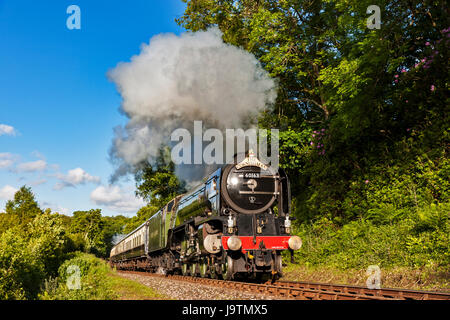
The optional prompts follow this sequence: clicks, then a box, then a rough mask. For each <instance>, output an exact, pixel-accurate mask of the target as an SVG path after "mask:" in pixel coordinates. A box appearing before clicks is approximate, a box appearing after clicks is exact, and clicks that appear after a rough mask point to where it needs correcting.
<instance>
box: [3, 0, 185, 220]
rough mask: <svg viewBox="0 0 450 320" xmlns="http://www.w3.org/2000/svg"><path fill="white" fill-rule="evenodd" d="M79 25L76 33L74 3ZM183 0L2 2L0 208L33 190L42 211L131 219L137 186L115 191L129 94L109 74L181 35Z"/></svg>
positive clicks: (119, 186)
mask: <svg viewBox="0 0 450 320" xmlns="http://www.w3.org/2000/svg"><path fill="white" fill-rule="evenodd" d="M72 4H75V5H78V6H79V7H80V9H81V29H80V30H69V29H68V28H67V26H66V20H67V18H68V17H69V16H70V14H67V13H66V9H67V7H68V6H69V5H72ZM184 6H185V4H184V3H183V2H181V0H170V1H155V0H133V1H117V0H116V1H114V0H109V1H100V0H89V1H82V0H72V1H60V0H58V1H57V0H55V1H31V0H30V1H21V0H0V70H1V71H0V208H2V209H3V208H4V206H5V203H6V200H7V199H8V198H10V197H11V195H12V194H13V191H14V190H16V189H18V188H20V186H22V185H25V184H26V185H27V186H30V187H31V188H32V190H33V192H34V193H35V194H36V197H37V200H38V201H39V203H40V204H41V207H42V208H47V207H50V208H51V209H53V210H56V211H58V212H61V213H65V214H69V215H70V214H71V213H72V211H75V210H87V209H91V208H101V209H102V212H103V214H104V215H115V214H119V213H124V214H127V215H129V216H131V215H133V213H134V212H135V209H136V208H138V207H139V205H141V204H142V203H141V202H140V201H138V200H136V199H135V198H134V196H133V193H134V181H133V180H129V181H125V180H121V181H120V182H119V183H117V184H116V185H114V186H109V183H108V179H109V176H110V175H111V174H112V172H113V167H112V165H111V164H110V162H109V161H108V149H109V147H110V145H111V141H112V138H113V128H114V127H115V126H117V125H124V124H125V123H126V117H125V116H124V115H121V114H120V112H119V106H120V102H121V98H120V96H119V94H118V93H117V91H116V89H115V86H114V84H113V83H111V82H110V81H109V80H108V78H107V76H106V73H107V71H108V70H110V69H111V68H114V67H115V66H116V65H117V63H119V62H121V61H129V60H130V58H131V57H132V56H133V55H135V54H138V53H139V48H140V45H141V44H142V43H148V42H149V39H150V38H151V37H152V36H154V35H156V34H159V33H167V32H171V33H175V34H180V33H181V32H183V29H182V28H181V27H179V26H178V25H177V24H176V23H175V18H178V17H180V16H181V15H182V14H183V12H184Z"/></svg>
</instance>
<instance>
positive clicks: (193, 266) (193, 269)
mask: <svg viewBox="0 0 450 320" xmlns="http://www.w3.org/2000/svg"><path fill="white" fill-rule="evenodd" d="M189 269H190V273H191V276H193V277H196V276H197V274H198V269H199V267H198V263H193V264H191V266H190V268H189Z"/></svg>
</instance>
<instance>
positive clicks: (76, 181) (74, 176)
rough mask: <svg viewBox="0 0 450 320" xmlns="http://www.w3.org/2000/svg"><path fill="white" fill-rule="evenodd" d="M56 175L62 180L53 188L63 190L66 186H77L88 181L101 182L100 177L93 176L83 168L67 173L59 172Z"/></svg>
mask: <svg viewBox="0 0 450 320" xmlns="http://www.w3.org/2000/svg"><path fill="white" fill-rule="evenodd" d="M56 177H57V178H58V179H59V180H61V181H60V182H58V183H57V184H56V185H55V186H54V187H53V189H55V190H61V189H63V188H65V187H75V186H77V185H80V184H86V183H88V182H92V183H100V177H96V176H92V175H90V174H89V173H87V172H86V171H84V170H83V169H81V168H75V169H72V170H69V171H68V172H67V174H65V175H64V174H57V175H56Z"/></svg>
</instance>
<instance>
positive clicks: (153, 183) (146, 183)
mask: <svg viewBox="0 0 450 320" xmlns="http://www.w3.org/2000/svg"><path fill="white" fill-rule="evenodd" d="M135 180H136V189H137V190H136V195H137V196H139V197H141V198H143V199H144V200H146V201H149V202H150V204H151V205H152V206H155V207H158V208H160V207H162V206H163V205H165V204H166V203H167V202H168V201H170V200H171V199H172V198H174V197H175V196H176V195H178V194H180V193H183V192H185V188H184V186H185V183H184V182H183V181H180V180H179V179H178V177H177V176H176V174H175V164H174V163H173V162H172V160H171V159H170V150H169V148H167V147H166V148H163V147H161V148H160V149H159V154H158V157H157V159H156V162H155V164H154V165H152V164H150V163H149V162H148V161H145V162H143V163H141V164H140V165H139V167H138V169H137V170H136V173H135Z"/></svg>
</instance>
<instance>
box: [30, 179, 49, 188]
mask: <svg viewBox="0 0 450 320" xmlns="http://www.w3.org/2000/svg"><path fill="white" fill-rule="evenodd" d="M46 182H47V179H39V180H34V181H31V182H30V184H31V185H32V186H33V187H36V186H39V185H41V184H44V183H46Z"/></svg>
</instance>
